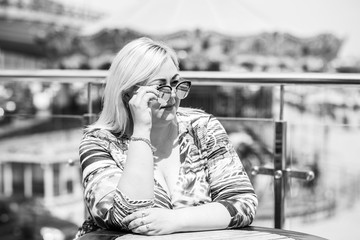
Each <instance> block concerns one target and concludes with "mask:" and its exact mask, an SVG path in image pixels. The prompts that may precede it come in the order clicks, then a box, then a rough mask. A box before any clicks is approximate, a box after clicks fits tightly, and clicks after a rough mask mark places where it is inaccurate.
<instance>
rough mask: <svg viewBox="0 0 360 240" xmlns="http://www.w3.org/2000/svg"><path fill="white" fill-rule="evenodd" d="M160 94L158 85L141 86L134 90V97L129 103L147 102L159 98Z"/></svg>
mask: <svg viewBox="0 0 360 240" xmlns="http://www.w3.org/2000/svg"><path fill="white" fill-rule="evenodd" d="M158 95H159V91H158V90H157V89H156V86H144V87H140V88H139V89H138V90H137V91H135V92H134V94H133V97H132V98H131V99H130V101H129V103H130V104H134V105H138V104H142V103H144V104H145V103H146V104H147V103H148V102H149V101H150V100H152V99H155V100H157V98H158ZM146 106H147V105H146Z"/></svg>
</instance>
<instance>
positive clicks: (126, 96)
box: [122, 92, 131, 106]
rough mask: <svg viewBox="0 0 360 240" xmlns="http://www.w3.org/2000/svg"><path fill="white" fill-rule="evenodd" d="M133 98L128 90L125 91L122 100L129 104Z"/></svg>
mask: <svg viewBox="0 0 360 240" xmlns="http://www.w3.org/2000/svg"><path fill="white" fill-rule="evenodd" d="M130 99H131V96H130V94H129V93H128V92H125V93H124V94H123V95H122V100H123V103H124V105H125V106H127V105H128V104H129V101H130Z"/></svg>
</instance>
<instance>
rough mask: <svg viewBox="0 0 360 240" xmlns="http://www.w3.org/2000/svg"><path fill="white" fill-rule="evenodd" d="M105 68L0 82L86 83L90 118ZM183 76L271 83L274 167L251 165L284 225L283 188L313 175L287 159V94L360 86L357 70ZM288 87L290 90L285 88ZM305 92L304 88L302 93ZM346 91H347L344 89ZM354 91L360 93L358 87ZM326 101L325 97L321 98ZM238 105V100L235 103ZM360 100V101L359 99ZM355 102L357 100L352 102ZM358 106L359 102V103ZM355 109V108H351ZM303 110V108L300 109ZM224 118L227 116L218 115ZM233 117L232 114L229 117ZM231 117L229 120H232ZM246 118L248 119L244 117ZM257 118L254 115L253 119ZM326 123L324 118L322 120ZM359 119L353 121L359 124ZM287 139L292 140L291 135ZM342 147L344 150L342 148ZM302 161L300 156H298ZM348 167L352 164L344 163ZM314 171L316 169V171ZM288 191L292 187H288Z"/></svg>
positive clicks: (25, 74) (17, 74) (1, 75)
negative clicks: (266, 182) (265, 179)
mask: <svg viewBox="0 0 360 240" xmlns="http://www.w3.org/2000/svg"><path fill="white" fill-rule="evenodd" d="M106 74H107V72H106V71H98V70H86V71H69V70H66V71H64V70H39V71H33V70H31V71H26V70H22V71H19V70H2V71H0V84H1V83H6V82H14V81H15V82H18V81H20V82H40V83H60V84H63V83H67V84H75V83H83V84H86V85H87V113H86V114H84V118H85V119H86V121H90V122H91V121H93V119H94V116H95V115H96V111H95V110H94V106H93V103H94V99H93V91H94V86H95V85H99V84H104V83H105V78H106ZM181 75H182V76H183V77H184V78H187V79H190V80H191V81H192V84H193V86H198V87H201V86H215V87H230V88H231V87H239V86H251V85H259V86H270V87H273V94H274V99H276V100H275V101H274V102H275V103H276V106H273V108H274V114H273V117H271V118H267V119H262V120H265V121H270V122H272V123H273V133H272V136H273V143H272V148H273V149H272V150H273V155H272V157H273V168H272V167H264V166H253V169H252V173H253V174H265V175H271V176H273V181H274V182H273V185H274V223H275V224H274V225H275V227H276V228H282V227H283V226H284V220H285V217H286V215H287V214H286V213H285V210H284V205H285V203H284V202H285V196H286V192H287V191H289V189H288V188H289V182H290V179H291V178H301V179H304V180H309V181H311V180H312V179H313V178H314V173H313V172H312V171H302V169H300V170H294V169H293V167H292V166H291V165H290V164H289V161H287V156H288V152H287V151H288V150H289V149H288V148H289V145H291V144H290V143H289V140H288V135H289V125H290V123H291V122H292V121H293V119H287V118H286V117H285V116H286V114H285V113H286V109H287V108H286V104H287V100H286V99H287V98H286V96H287V94H288V93H290V92H293V88H294V87H307V88H308V87H316V88H317V87H321V88H325V89H329V88H330V89H331V88H341V89H358V90H359V89H360V74H338V73H226V72H181ZM288 89H290V91H288ZM208 94H211V93H208ZM302 94H303V95H306V91H305V93H304V91H303V93H302ZM345 94H346V93H345ZM357 94H360V92H359V91H358V92H357ZM324 101H325V102H326V101H327V99H325V98H324ZM234 104H235V106H236V107H239V108H241V103H237V102H235V103H234ZM359 104H360V102H359ZM355 105H356V104H355ZM359 107H360V106H359ZM354 109H355V108H354ZM302 111H303V110H302ZM219 118H220V119H221V120H223V121H226V120H229V119H230V118H226V117H219ZM231 119H232V118H231ZM231 119H230V120H231ZM244 120H245V121H247V120H248V119H245V118H244ZM252 120H256V119H252ZM325 124H327V122H325ZM359 124H360V122H357V123H356V124H355V125H356V126H358V125H359ZM290 141H293V140H292V139H290ZM344 151H346V150H345V149H344ZM299 161H301V159H300V160H299ZM345 167H349V168H350V167H351V166H345ZM315 174H316V173H315ZM290 191H291V188H290Z"/></svg>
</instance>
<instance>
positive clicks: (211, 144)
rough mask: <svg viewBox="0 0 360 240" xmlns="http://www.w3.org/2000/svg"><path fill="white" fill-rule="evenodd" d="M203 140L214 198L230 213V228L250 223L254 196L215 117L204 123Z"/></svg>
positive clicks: (255, 203) (254, 208)
mask: <svg viewBox="0 0 360 240" xmlns="http://www.w3.org/2000/svg"><path fill="white" fill-rule="evenodd" d="M206 143H207V155H208V168H209V179H210V180H209V181H210V189H211V197H212V199H213V201H214V202H218V203H221V204H222V205H223V206H224V207H225V208H226V209H227V210H228V212H229V214H230V215H231V221H230V223H229V225H228V227H229V228H234V227H243V226H247V225H250V224H251V223H252V221H253V220H254V217H255V213H256V208H257V205H258V200H257V196H256V194H255V192H254V188H253V186H252V184H251V182H250V180H249V177H248V176H247V174H246V172H245V169H244V168H243V165H242V163H241V161H240V159H239V157H238V155H237V153H236V151H235V149H234V147H233V146H232V144H231V142H230V140H229V137H228V135H227V133H226V131H225V129H224V127H223V126H222V125H221V123H220V122H219V121H218V120H217V119H216V118H214V117H210V120H209V122H208V124H207V140H206Z"/></svg>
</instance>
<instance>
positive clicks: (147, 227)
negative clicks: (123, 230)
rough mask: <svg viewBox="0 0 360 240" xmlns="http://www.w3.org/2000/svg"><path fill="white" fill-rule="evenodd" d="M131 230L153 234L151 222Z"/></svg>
mask: <svg viewBox="0 0 360 240" xmlns="http://www.w3.org/2000/svg"><path fill="white" fill-rule="evenodd" d="M131 231H132V232H134V233H140V234H145V235H151V233H152V229H151V226H150V224H145V225H142V226H140V227H137V228H134V229H131Z"/></svg>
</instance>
